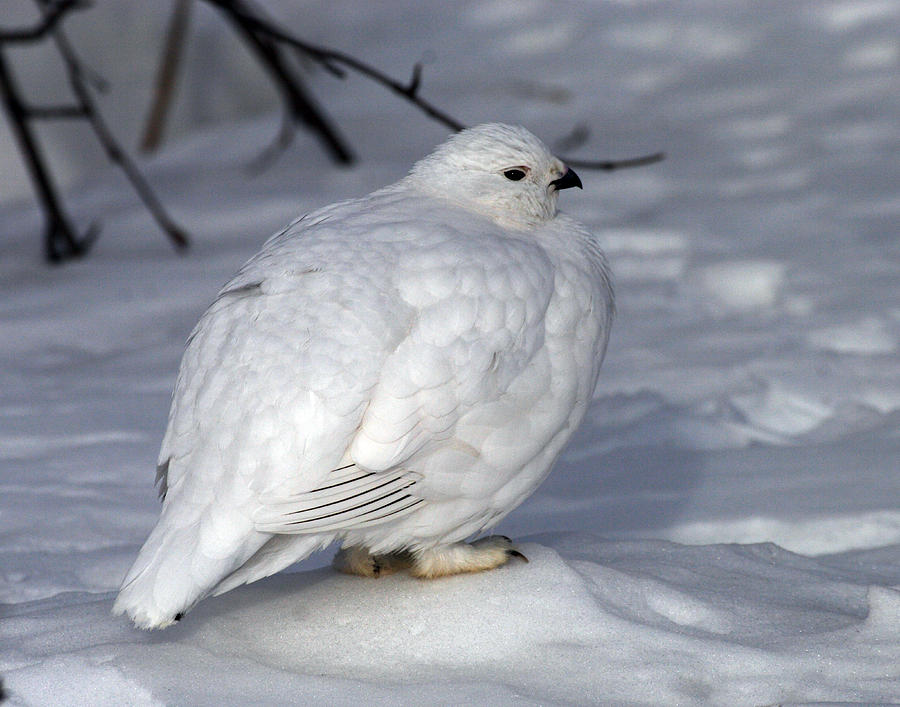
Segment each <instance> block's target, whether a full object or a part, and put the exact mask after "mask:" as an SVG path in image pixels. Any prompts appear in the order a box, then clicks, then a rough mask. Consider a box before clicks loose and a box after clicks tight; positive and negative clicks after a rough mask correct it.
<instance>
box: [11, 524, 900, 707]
mask: <svg viewBox="0 0 900 707" xmlns="http://www.w3.org/2000/svg"><path fill="white" fill-rule="evenodd" d="M536 541H537V542H527V543H524V544H523V545H522V550H523V552H524V553H525V554H526V555H527V557H528V559H529V562H528V563H527V564H526V563H524V562H516V563H513V564H510V565H507V566H506V567H503V568H501V569H498V570H495V571H493V572H487V573H482V574H477V575H467V576H455V577H448V578H444V579H439V580H431V581H424V580H418V579H414V578H412V577H409V576H407V575H402V574H398V575H391V576H388V577H383V578H381V579H377V580H373V579H365V578H360V577H351V576H346V575H341V574H338V573H336V572H334V571H333V570H331V569H321V570H312V571H306V572H299V573H294V574H282V575H277V576H274V577H269V578H267V579H264V580H261V581H259V582H258V583H256V584H255V585H253V586H250V587H243V588H240V589H237V590H234V591H233V592H231V593H229V594H226V595H223V596H221V597H215V598H213V599H210V600H208V601H206V602H204V603H203V604H201V605H200V606H199V607H198V608H197V609H196V610H195V611H194V612H192V613H191V614H190V615H189V616H188V617H187V618H185V620H184V621H183V622H181V623H180V624H177V625H176V626H174V627H172V628H171V629H169V630H168V631H167V632H166V633H164V634H135V633H134V632H133V630H132V629H130V628H128V627H127V626H126V625H125V623H124V622H122V621H121V620H116V619H113V618H112V617H110V616H109V615H108V608H109V607H108V600H106V599H104V600H102V601H97V600H96V599H91V598H90V597H89V596H87V595H81V596H80V597H79V598H77V599H76V598H75V597H69V598H66V599H63V598H62V597H60V598H59V599H56V600H47V601H44V602H37V603H34V604H31V605H20V606H18V607H17V608H16V609H15V611H14V614H15V615H14V616H11V617H8V618H7V619H6V620H5V621H4V622H3V624H2V634H0V635H2V639H3V641H4V643H5V644H6V645H8V646H15V649H14V650H13V651H11V652H10V653H9V654H8V656H9V657H8V658H6V659H5V660H4V665H3V666H2V667H3V669H4V670H5V671H8V670H10V669H12V672H11V673H10V678H11V679H10V687H11V688H12V690H13V692H14V695H16V694H19V695H28V699H29V701H33V702H32V703H34V704H38V703H40V704H53V703H61V702H65V701H66V698H65V696H66V695H70V696H74V695H80V696H82V699H87V698H90V701H91V702H92V703H93V704H98V703H101V702H103V701H104V700H106V699H107V698H111V697H112V696H116V697H117V698H119V699H127V700H128V701H129V703H134V704H148V705H149V704H164V703H165V702H166V699H167V695H169V694H178V695H179V702H189V703H191V704H196V705H207V704H208V705H213V704H217V703H218V704H221V702H222V701H223V700H224V701H225V702H230V701H233V700H234V699H235V698H236V696H237V695H239V694H244V696H245V699H248V700H251V701H254V702H260V703H272V702H278V701H279V700H278V695H282V696H283V695H284V694H289V693H288V692H279V690H297V689H300V690H302V694H304V695H307V696H309V695H319V696H321V697H323V698H325V696H327V699H328V700H329V702H336V703H338V704H351V703H352V702H353V701H354V700H357V699H359V698H360V696H363V695H365V693H366V691H367V690H372V696H371V698H372V699H373V700H374V701H375V702H376V703H387V702H389V701H390V700H391V699H394V698H393V697H392V694H391V693H392V690H393V689H396V686H399V685H406V686H408V687H409V688H412V689H414V690H415V694H416V695H417V698H416V699H417V701H418V702H419V703H422V704H424V703H425V702H428V701H430V700H432V699H434V700H437V703H438V704H449V701H448V700H447V698H446V695H444V696H443V697H442V691H445V690H447V689H448V685H450V684H452V685H454V687H453V690H454V695H468V697H469V698H470V699H477V700H480V701H484V700H487V701H500V702H512V701H515V699H516V698H517V697H518V696H523V695H524V696H527V699H529V700H533V701H534V702H535V703H542V704H546V703H548V702H550V703H558V702H565V703H577V704H598V703H602V702H605V703H609V702H614V701H616V700H630V699H634V698H635V696H640V701H641V702H644V703H647V704H675V703H678V704H769V703H784V702H812V701H815V700H817V699H819V698H821V697H822V696H826V695H827V696H828V698H829V699H830V700H837V701H847V702H850V701H876V700H877V698H878V696H879V695H883V694H884V693H883V689H884V681H885V680H888V681H890V680H900V667H898V664H897V662H896V660H895V657H896V656H895V655H894V654H893V653H892V652H891V651H885V650H884V645H885V644H884V642H885V641H886V640H887V641H890V640H891V636H892V635H893V631H894V629H895V627H896V622H897V620H898V618H900V592H898V591H896V590H894V589H891V588H889V587H887V586H882V585H880V584H874V583H873V584H869V583H866V582H860V578H859V577H858V576H855V575H854V573H853V572H851V571H849V570H848V569H845V568H842V567H841V564H842V562H841V561H840V560H838V559H831V560H826V559H820V560H815V559H810V558H806V557H802V556H799V555H795V554H792V553H790V552H787V551H785V550H782V549H781V548H779V547H777V546H775V545H772V544H769V543H763V544H759V545H709V546H702V547H701V546H684V545H678V544H674V543H668V542H662V541H659V542H647V541H641V542H638V541H619V542H615V541H604V540H601V539H599V538H597V537H594V536H590V535H577V534H554V535H547V536H542V537H539V538H536ZM843 562H844V563H846V562H847V558H845V559H844V560H843ZM894 569H895V573H896V574H897V575H900V571H897V570H896V568H894ZM869 579H870V580H871V579H874V577H870V578H869ZM884 579H885V578H882V581H884ZM897 579H900V576H895V577H894V578H893V580H894V581H896V580H897ZM50 645H53V646H54V652H55V653H56V654H57V657H56V658H53V659H51V660H48V661H40V660H39V658H40V656H41V655H43V654H44V653H45V652H46V651H47V649H48V646H50ZM73 676H74V677H73ZM392 686H394V687H392ZM457 686H458V687H457ZM457 689H459V690H460V692H459V693H456V692H455V690H457ZM242 690H246V692H244V693H241V691H242ZM457 699H458V698H457Z"/></svg>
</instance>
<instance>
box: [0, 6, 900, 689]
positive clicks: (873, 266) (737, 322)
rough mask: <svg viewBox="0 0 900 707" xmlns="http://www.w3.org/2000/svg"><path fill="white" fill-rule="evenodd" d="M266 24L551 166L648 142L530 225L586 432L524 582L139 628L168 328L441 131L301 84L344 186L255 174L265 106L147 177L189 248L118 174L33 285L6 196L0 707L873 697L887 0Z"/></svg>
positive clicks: (315, 589) (205, 614)
mask: <svg viewBox="0 0 900 707" xmlns="http://www.w3.org/2000/svg"><path fill="white" fill-rule="evenodd" d="M270 7H271V8H272V12H273V13H274V14H277V15H278V16H281V17H293V19H292V20H291V22H292V26H295V27H297V28H300V30H301V31H307V32H308V36H310V37H315V38H316V39H318V40H320V41H323V42H327V43H330V44H332V45H334V46H337V47H341V48H346V49H352V50H353V51H354V52H355V53H357V54H359V55H360V56H365V57H366V58H367V59H369V60H370V61H372V62H373V63H375V64H376V65H379V66H382V67H385V68H386V69H388V70H389V71H391V72H393V73H395V74H397V75H405V73H406V71H407V70H408V67H409V65H410V64H411V63H412V62H413V61H415V60H417V59H419V58H420V57H421V56H422V55H423V53H425V52H432V53H433V55H434V62H433V63H432V64H430V65H429V66H428V67H427V70H426V76H425V83H424V86H423V93H424V95H426V96H427V97H428V98H430V99H432V100H434V101H435V102H436V103H438V104H440V105H442V106H444V107H446V108H447V109H448V110H451V111H452V112H454V113H455V114H456V115H458V116H459V117H460V118H461V119H463V120H465V121H467V122H468V123H470V124H474V123H478V122H483V121H487V120H504V121H510V122H521V123H523V124H525V125H526V126H527V127H529V128H530V129H532V130H534V131H535V132H536V133H537V134H539V135H541V136H542V137H543V138H544V139H545V140H547V141H548V142H549V143H551V144H552V143H553V141H554V140H557V139H559V138H562V137H563V136H564V135H565V133H567V132H568V130H569V129H570V127H571V126H573V125H575V124H576V123H584V124H586V125H587V126H589V127H590V128H591V140H590V142H589V144H587V145H585V146H583V147H581V148H579V150H577V156H603V157H618V156H628V155H634V154H639V153H643V152H650V151H653V150H656V149H664V150H666V152H667V153H668V159H667V161H666V162H665V163H663V164H661V165H657V166H654V167H649V168H644V169H641V170H633V171H628V172H622V173H617V174H614V175H605V174H602V173H589V172H582V175H581V176H582V179H583V181H584V182H585V191H584V193H583V194H582V193H578V194H571V193H570V192H567V193H565V194H563V199H562V200H561V203H562V205H563V208H564V209H565V210H567V211H569V212H570V213H572V214H573V215H574V216H576V217H577V218H579V219H580V220H583V221H585V222H587V223H589V224H591V225H592V227H594V228H595V229H596V230H597V231H598V232H600V233H602V234H603V238H604V242H605V243H606V247H607V251H608V255H609V257H610V260H611V263H612V265H613V268H614V271H615V273H616V275H617V285H618V303H619V317H618V320H617V322H616V325H615V327H614V328H613V334H612V340H611V345H610V349H609V356H608V359H607V361H606V364H605V365H604V370H603V372H602V374H601V382H600V386H599V387H598V390H597V393H596V400H595V403H594V406H593V407H592V409H591V411H590V412H589V414H588V419H587V420H586V422H585V424H584V426H583V427H582V429H581V430H580V431H579V432H578V434H577V435H576V437H575V439H574V441H573V443H572V444H571V445H570V447H569V448H568V449H567V451H566V452H565V453H564V455H563V457H562V458H561V460H560V462H559V464H558V466H557V468H556V470H555V471H554V472H553V473H552V474H551V476H550V478H549V479H548V481H547V482H546V483H545V484H544V485H543V486H542V487H541V489H539V490H538V492H537V493H536V494H535V495H534V496H533V497H532V498H531V499H529V500H528V501H526V503H525V504H523V506H522V507H521V508H520V509H518V510H517V511H515V512H513V513H512V514H511V515H510V516H509V517H508V518H507V519H506V520H505V521H504V523H503V524H502V525H501V526H500V527H499V528H498V531H499V532H503V533H505V534H508V535H512V536H515V537H516V538H517V539H520V540H521V541H522V542H523V545H522V549H523V551H524V552H525V554H526V555H527V556H528V557H529V559H530V562H529V563H528V564H525V563H513V564H511V565H509V566H507V567H505V568H502V569H500V570H497V571H494V572H491V573H485V574H482V575H475V576H465V577H452V578H447V579H443V580H437V581H432V582H421V581H417V580H413V579H411V578H409V577H406V576H392V577H387V578H384V579H381V580H377V581H370V580H365V579H362V578H357V577H346V576H341V575H337V574H335V573H334V572H332V571H331V570H330V569H329V568H327V566H326V565H327V563H328V560H329V555H327V554H325V553H322V554H319V555H317V556H314V557H313V558H310V560H309V561H307V562H305V563H302V564H301V565H299V566H297V567H295V568H293V569H292V571H291V572H289V573H283V574H280V575H277V576H274V577H270V578H268V579H266V580H262V581H260V582H258V583H256V584H254V585H251V586H248V587H244V588H241V589H239V590H235V591H233V592H231V593H229V594H226V595H224V596H222V597H218V598H214V599H210V600H207V601H205V602H203V603H202V604H200V605H199V606H198V608H197V609H196V610H195V611H193V612H192V613H191V614H190V615H189V616H188V617H187V618H186V619H185V621H184V622H182V623H181V624H178V625H176V626H174V627H172V628H170V629H167V630H165V631H163V632H156V633H144V632H139V631H136V630H135V629H133V628H132V627H131V626H130V624H129V623H128V622H127V621H126V620H124V619H121V618H113V617H111V616H110V615H109V610H110V607H111V605H112V599H113V597H114V593H115V589H116V587H117V585H118V583H119V581H120V580H121V577H122V576H123V575H124V573H125V570H126V569H127V567H128V566H129V564H130V563H131V561H132V560H133V558H134V555H135V553H136V551H137V548H138V547H139V545H140V543H141V542H142V541H143V540H144V538H145V537H146V535H147V533H148V532H149V530H150V528H151V527H152V525H153V523H154V522H155V518H156V515H157V513H158V504H157V502H156V499H155V493H154V491H153V488H152V483H153V466H154V460H155V456H156V452H157V449H158V445H159V441H160V438H161V435H162V430H163V428H164V425H165V419H166V412H167V408H168V402H169V395H170V391H171V387H172V384H173V382H174V376H175V372H176V369H177V365H178V360H179V357H180V354H181V348H182V345H183V341H184V339H185V337H186V336H187V334H188V332H189V331H190V329H191V327H192V326H193V324H194V323H195V321H196V319H197V318H198V316H199V314H200V313H201V312H202V310H203V309H204V308H205V306H206V305H207V304H208V302H209V301H210V300H211V298H212V297H213V295H214V293H215V291H216V289H217V288H218V286H219V285H221V283H222V282H223V281H224V280H225V279H226V278H227V277H228V276H229V275H230V274H231V273H232V272H233V271H234V270H235V269H236V267H237V266H239V265H240V264H241V263H242V262H243V260H244V259H245V258H246V257H248V256H249V255H250V254H252V253H253V252H254V251H255V250H256V249H257V248H258V247H259V245H260V244H261V243H262V241H263V240H264V239H265V238H266V237H267V236H268V235H269V234H270V233H271V232H272V231H274V230H275V229H276V228H278V227H279V226H281V225H283V224H284V223H286V222H287V221H288V220H289V219H290V218H292V217H294V216H296V215H297V214H299V213H302V212H304V211H306V210H308V209H310V208H313V207H315V206H318V205H321V204H325V203H328V202H331V201H335V200H337V199H340V198H344V197H347V196H352V195H358V194H363V193H366V192H368V191H371V190H372V189H373V188H376V187H378V186H381V185H382V184H385V183H388V182H390V181H393V180H394V179H396V178H397V177H399V176H400V175H402V174H403V173H404V172H405V170H406V169H407V168H408V166H409V165H410V164H412V162H413V161H414V160H415V159H416V158H418V157H420V156H421V155H423V154H425V153H426V152H427V151H428V150H429V149H430V148H431V147H432V146H433V145H434V144H436V143H438V142H440V141H441V140H442V139H443V137H444V136H445V134H446V133H445V131H443V130H442V129H441V128H440V126H437V125H436V124H434V123H431V122H429V121H427V119H425V118H424V117H422V116H420V115H419V114H418V113H417V112H416V111H415V110H413V109H412V108H410V107H408V106H405V105H403V104H402V103H400V102H398V101H397V100H396V99H395V98H394V97H392V96H390V95H389V94H386V93H384V92H383V91H382V90H380V89H378V88H376V87H373V86H369V85H367V84H365V83H364V82H362V81H360V80H356V79H351V80H350V81H349V82H347V83H346V84H344V83H339V82H336V81H334V80H332V79H331V78H329V77H327V76H325V75H321V76H317V77H316V79H315V81H314V86H315V89H316V91H317V93H318V94H319V96H320V97H321V98H322V100H323V102H324V103H325V104H326V105H327V106H328V108H329V111H330V112H331V114H332V115H334V116H335V118H336V119H338V120H339V121H340V122H341V124H342V126H344V128H345V130H346V133H347V135H348V137H349V139H350V140H351V141H352V143H353V144H354V146H355V147H356V149H357V151H358V152H359V153H360V156H361V158H362V159H361V163H360V166H359V167H357V168H355V169H353V170H347V169H340V168H336V167H333V166H332V165H330V164H329V162H328V160H327V159H326V157H324V156H323V155H322V153H321V152H320V150H319V149H318V147H317V146H316V145H315V144H314V142H312V141H311V140H310V139H309V138H307V137H306V136H305V135H303V134H300V135H298V138H297V140H296V142H295V144H294V145H293V146H292V147H291V148H290V149H289V150H288V151H287V152H286V154H284V155H283V156H282V157H281V159H280V160H279V161H278V163H277V164H276V165H275V167H274V168H272V169H270V170H269V171H267V172H265V173H263V174H261V175H257V176H251V175H250V174H249V173H248V171H247V170H246V169H245V167H246V165H247V163H248V162H249V161H250V160H251V159H252V158H253V157H254V156H255V155H256V154H258V151H259V150H260V149H261V147H262V146H264V145H265V144H266V143H267V141H268V139H269V138H270V137H271V135H272V134H273V132H274V131H275V129H276V128H277V116H276V115H275V114H271V115H267V116H264V117H261V118H259V119H256V120H252V121H249V122H242V123H232V124H229V125H223V126H220V127H218V128H216V129H213V130H207V131H206V132H202V133H194V134H193V135H192V136H190V137H187V138H183V139H180V140H178V141H177V142H173V143H170V144H169V145H168V146H167V148H166V149H165V151H164V152H163V153H162V154H161V155H159V156H158V157H157V158H154V159H153V160H152V161H150V162H148V163H146V164H145V165H144V168H145V170H146V173H147V174H148V176H149V177H150V179H151V180H152V181H153V183H154V185H156V186H157V187H158V188H159V190H160V193H161V195H162V197H163V198H164V200H165V201H166V203H167V204H169V205H170V206H171V207H172V209H173V211H175V212H176V214H177V215H178V217H179V218H180V219H182V220H183V221H184V222H185V223H186V224H187V225H188V226H189V228H190V229H191V230H192V232H193V234H194V237H195V246H194V248H193V249H192V251H191V253H190V254H189V255H188V256H186V257H183V258H179V257H177V256H174V255H173V254H172V253H171V252H170V250H169V249H168V247H167V245H166V243H165V242H164V239H163V237H162V236H161V235H160V234H159V233H158V232H157V231H156V229H155V227H154V226H153V224H152V222H151V221H150V220H149V218H148V216H147V215H146V213H145V212H144V211H143V210H142V209H141V207H140V206H139V205H138V204H137V203H136V202H135V199H134V197H133V195H132V194H131V193H130V192H129V191H128V190H127V187H126V186H124V184H123V182H122V180H121V177H119V175H117V174H115V173H114V172H113V171H105V172H103V173H102V174H100V175H99V176H94V177H92V178H91V179H89V180H87V181H85V182H84V183H82V184H81V185H80V186H79V187H78V188H76V189H74V190H72V191H70V192H68V193H67V199H68V203H69V204H70V205H71V208H72V210H73V212H74V213H75V214H76V215H77V216H78V217H79V218H80V219H81V220H83V221H87V220H88V219H90V218H92V217H94V216H95V215H97V214H102V216H103V222H104V230H103V234H102V236H101V240H100V241H99V242H98V244H97V246H96V248H95V250H94V252H93V253H92V254H91V256H90V257H89V258H88V259H86V260H84V261H82V262H79V263H73V264H70V265H67V266H65V267H63V268H58V269H49V268H47V267H45V266H44V265H42V264H41V263H40V261H39V247H38V245H39V244H38V234H39V233H40V226H41V222H40V217H39V215H38V214H37V213H35V211H34V209H33V207H32V205H31V203H30V202H29V201H27V200H18V201H13V202H6V203H5V204H4V205H3V207H2V208H0V287H2V293H3V296H2V299H0V332H2V337H0V534H2V543H0V602H2V603H0V647H2V649H0V676H2V678H3V680H4V683H5V686H6V688H7V690H8V692H9V693H10V703H11V704H16V705H19V704H26V705H45V704H94V705H103V704H110V705H112V704H116V705H118V704H135V705H141V704H147V705H150V704H152V705H159V704H198V705H203V704H210V705H212V704H222V703H226V704H245V703H254V704H284V703H291V702H295V703H309V702H314V701H315V702H324V703H332V704H359V703H372V704H386V703H405V704H460V703H490V704H506V703H517V704H519V703H521V704H591V703H593V704H611V703H612V704H614V703H644V704H727V705H762V704H775V703H779V704H784V703H794V704H806V703H815V702H832V703H834V702H838V703H854V702H856V703H868V704H871V703H890V702H895V703H900V631H898V625H900V503H898V501H900V474H898V462H897V459H898V458H900V434H898V430H900V425H898V423H900V365H898V363H900V356H898V348H900V238H898V235H900V234H898V223H900V189H898V187H900V159H898V146H900V71H898V68H900V67H898V65H900V49H898V44H897V37H898V36H900V3H895V2H890V1H887V2H884V1H878V0H868V1H864V2H863V1H856V0H846V1H839V0H810V1H809V2H800V1H798V2H791V3H785V2H782V1H777V2H776V1H774V0H761V1H760V2H754V3H743V2H738V1H737V0H735V1H733V2H725V1H719V2H696V3H679V2H629V3H625V2H599V3H591V4H587V3H585V4H579V3H567V4H563V3H553V2H550V0H528V1H527V2H525V1H521V2H516V3H509V2H502V1H500V0H497V1H494V2H473V3H465V4H462V5H455V4H451V3H411V2H410V3H396V4H390V5H385V6H382V5H379V6H378V7H377V8H375V7H374V5H373V6H366V7H367V8H368V9H365V8H362V7H360V6H358V4H356V3H352V2H350V1H349V0H335V2H332V3H329V4H328V9H327V11H316V10H311V9H309V8H306V7H304V8H303V9H302V10H289V9H288V8H287V7H286V5H278V4H275V3H272V4H271V5H270ZM90 12H91V11H88V13H90ZM292 13H293V14H292ZM155 22H156V25H162V24H163V22H162V20H160V18H158V17H157V18H156V20H155ZM108 34H109V33H108V32H100V31H99V30H98V36H101V37H102V36H108ZM80 36H81V37H82V38H83V39H82V41H88V40H87V38H89V35H87V34H86V33H85V32H82V34H81V35H80ZM389 40H390V41H389ZM98 41H99V40H98ZM151 54H152V52H151ZM398 127H399V128H400V129H398ZM83 142H84V143H85V144H88V142H89V141H88V140H87V139H85V140H84V141H83ZM6 164H14V162H13V161H12V160H10V159H9V158H8V156H7V157H6V158H5V161H4V165H6Z"/></svg>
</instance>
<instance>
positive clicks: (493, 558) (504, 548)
mask: <svg viewBox="0 0 900 707" xmlns="http://www.w3.org/2000/svg"><path fill="white" fill-rule="evenodd" d="M511 557H518V558H520V559H522V560H525V562H528V558H527V557H525V555H523V554H522V553H521V552H519V551H518V550H517V549H516V548H515V546H514V545H513V543H512V540H510V539H509V538H507V537H506V536H504V535H491V536H490V537H487V538H481V539H480V540H476V541H475V542H473V543H453V544H452V545H444V546H443V547H436V548H432V549H431V550H423V551H419V552H416V553H414V554H413V558H412V567H411V569H410V574H412V575H413V576H415V577H422V578H423V579H433V578H435V577H446V576H447V575H451V574H460V573H462V572H484V571H486V570H492V569H494V568H495V567H500V566H501V565H505V564H506V563H507V562H509V558H511Z"/></svg>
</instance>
